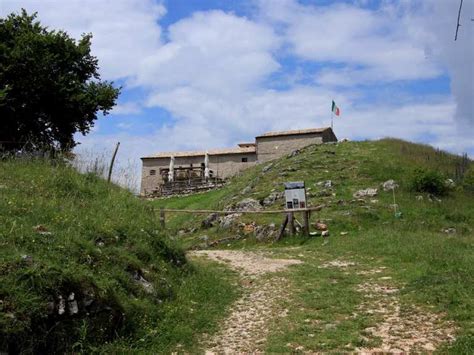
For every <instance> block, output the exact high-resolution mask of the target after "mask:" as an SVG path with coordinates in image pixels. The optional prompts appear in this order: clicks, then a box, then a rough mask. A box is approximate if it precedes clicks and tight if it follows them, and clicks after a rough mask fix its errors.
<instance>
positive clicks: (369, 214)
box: [153, 139, 474, 353]
mask: <svg viewBox="0 0 474 355" xmlns="http://www.w3.org/2000/svg"><path fill="white" fill-rule="evenodd" d="M473 177H474V167H473V163H472V161H470V160H468V159H465V158H464V159H463V158H462V157H460V156H455V155H451V154H448V153H446V152H442V151H438V150H435V149H433V148H431V147H429V146H423V145H417V144H412V143H408V142H404V141H401V140H394V139H384V140H380V141H370V142H344V143H339V144H334V145H333V144H327V145H317V146H310V147H307V148H305V149H303V150H302V151H301V152H299V154H294V155H293V156H288V157H284V158H282V159H280V160H277V161H274V162H272V163H268V164H262V165H259V166H257V167H255V168H252V169H250V170H248V171H246V172H245V173H243V174H242V175H240V176H238V177H236V178H234V179H233V180H232V181H231V182H230V183H229V184H228V185H227V186H226V187H225V188H223V189H220V190H216V191H212V192H208V193H205V194H198V195H192V196H186V197H174V198H167V199H161V200H156V201H154V202H153V204H154V205H155V206H156V207H167V208H189V209H192V208H199V209H203V208H212V209H219V210H221V209H224V208H225V207H228V206H231V205H232V204H234V203H236V202H238V201H240V200H242V199H244V198H253V199H255V200H257V201H260V202H261V201H263V200H264V199H265V198H266V197H267V196H269V195H270V194H271V193H272V192H281V191H283V182H285V181H300V180H303V181H305V182H306V186H307V188H308V190H309V191H308V192H309V193H308V196H309V205H312V206H316V205H323V206H324V207H323V208H322V210H321V211H320V212H316V213H312V216H311V222H312V223H314V222H316V221H320V222H324V223H326V224H327V225H328V226H329V231H330V234H331V236H330V237H329V238H328V239H327V240H325V241H323V240H322V238H320V237H319V238H318V237H314V238H306V237H303V236H298V237H293V238H291V237H286V238H284V239H283V240H282V241H280V242H278V243H271V241H270V242H269V241H266V242H258V241H257V240H256V238H255V232H252V230H253V229H254V228H249V229H248V228H247V229H246V228H245V227H244V224H247V225H250V224H253V226H268V225H270V224H271V223H274V224H275V225H276V228H278V226H279V224H280V223H281V219H282V216H280V215H243V216H241V217H240V219H239V220H238V221H237V222H236V223H235V224H233V225H232V226H231V227H230V228H221V227H220V226H219V224H218V223H215V226H213V227H211V228H209V229H202V228H201V221H202V220H203V218H204V217H205V216H204V217H203V216H199V215H195V216H193V215H181V214H175V215H171V214H169V215H168V216H167V220H168V221H167V222H168V224H167V225H168V227H169V228H170V230H171V231H172V234H174V235H178V234H179V237H178V239H179V240H180V242H181V244H182V245H184V246H185V247H193V248H195V247H198V248H199V247H203V240H206V239H208V240H209V241H212V240H219V239H222V238H227V239H226V240H225V243H221V244H218V247H220V248H238V249H241V248H243V249H259V250H261V249H268V248H271V250H273V252H274V253H276V254H281V255H285V256H290V257H299V258H300V259H301V258H303V260H305V265H304V266H301V267H298V268H297V271H295V272H294V273H293V274H292V279H293V280H294V289H295V293H294V295H293V296H292V299H291V300H288V304H287V306H288V307H289V310H290V314H289V316H288V318H287V320H286V321H281V322H277V323H276V324H275V325H274V329H273V334H274V335H273V336H271V337H270V340H269V342H268V344H267V350H268V351H288V348H286V347H285V344H287V343H291V342H293V343H298V344H302V346H305V349H309V350H312V351H329V350H341V349H345V348H344V346H345V345H344V344H347V343H349V344H353V346H355V345H354V344H361V342H362V343H363V341H362V340H361V336H360V334H361V333H363V329H364V327H365V326H367V324H370V323H371V322H372V323H374V322H376V321H377V319H376V317H373V316H367V317H368V318H364V319H363V320H360V319H359V320H358V321H351V322H349V321H348V322H347V324H346V323H344V325H343V326H341V327H339V328H337V329H336V330H330V331H328V330H326V329H325V328H322V329H319V328H318V329H317V330H316V331H315V334H316V335H315V336H314V337H313V338H311V339H308V338H307V337H305V334H306V333H307V332H308V331H307V324H305V323H304V322H303V320H304V319H305V318H307V317H308V314H310V315H311V314H313V315H314V317H316V318H317V320H318V322H320V323H323V324H324V321H328V319H334V317H340V318H341V319H348V318H350V314H352V313H354V312H356V310H357V307H358V304H360V302H361V301H360V299H358V296H357V292H355V291H354V287H355V286H356V284H357V282H359V281H360V276H358V274H351V275H346V274H348V273H344V272H339V273H333V274H327V273H326V272H322V271H321V270H320V269H318V265H320V264H322V263H324V262H328V261H330V260H337V259H340V258H344V259H347V260H352V261H354V262H355V263H358V264H359V265H365V266H366V267H367V268H371V267H372V268H373V269H375V268H377V267H379V266H381V265H382V266H383V267H386V268H388V269H389V270H391V272H390V276H387V277H388V278H390V279H391V280H392V282H393V283H394V284H396V285H397V287H399V288H400V289H401V290H402V291H401V302H402V308H403V307H405V308H404V309H405V310H406V312H409V309H410V308H409V307H410V305H412V304H414V305H417V306H419V307H422V308H423V309H434V310H435V311H436V312H438V313H439V314H443V315H445V317H446V319H447V320H449V321H453V322H455V324H456V327H457V338H456V342H455V343H454V344H451V345H450V347H451V350H452V351H455V352H460V353H469V352H472V351H474V328H473V321H474V311H473V309H474V301H473V299H474V297H473V296H474V266H473V265H474V244H473V242H474V193H473V187H474V179H473ZM448 178H450V179H453V180H454V181H455V186H452V187H451V188H449V189H446V190H445V189H444V183H445V179H448ZM389 179H393V180H395V181H396V183H397V184H398V185H399V188H397V189H396V190H395V203H396V204H397V210H396V211H399V212H401V216H400V215H397V216H396V215H395V212H396V211H395V210H394V206H393V204H394V200H393V199H394V196H393V193H392V191H384V190H383V189H382V187H381V184H382V183H383V182H385V181H387V180H389ZM328 180H331V185H332V186H331V187H324V182H325V181H328ZM439 181H441V182H442V185H443V186H439V185H437V184H436V182H439ZM366 188H377V189H378V194H377V196H374V197H363V198H355V197H353V194H354V193H355V192H356V191H357V190H359V189H366ZM417 189H418V190H419V191H417ZM424 190H425V191H424ZM430 191H431V192H430ZM282 207H283V200H282V199H279V200H277V201H276V202H275V203H274V204H271V205H268V206H266V207H265V208H267V209H279V208H282ZM297 218H298V219H299V220H300V221H301V220H302V219H301V218H300V217H299V216H297ZM239 223H240V224H239ZM204 236H205V237H204ZM229 237H235V240H229V239H228V238H229ZM294 247H297V249H296V251H293V249H292V248H294ZM332 278H336V279H337V280H339V282H340V283H339V286H334V285H333V284H332V283H330V282H328V280H329V279H332ZM302 285H313V286H312V287H311V286H310V287H309V288H307V287H304V286H302ZM283 333H284V334H285V335H284V336H282V334H283ZM321 344H322V345H321ZM346 350H347V349H346Z"/></svg>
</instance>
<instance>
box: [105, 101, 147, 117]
mask: <svg viewBox="0 0 474 355" xmlns="http://www.w3.org/2000/svg"><path fill="white" fill-rule="evenodd" d="M140 112H141V108H140V105H139V104H138V103H137V102H132V101H130V102H124V103H119V104H117V106H115V107H114V108H113V109H112V111H111V112H110V113H111V114H114V115H131V114H137V113H140Z"/></svg>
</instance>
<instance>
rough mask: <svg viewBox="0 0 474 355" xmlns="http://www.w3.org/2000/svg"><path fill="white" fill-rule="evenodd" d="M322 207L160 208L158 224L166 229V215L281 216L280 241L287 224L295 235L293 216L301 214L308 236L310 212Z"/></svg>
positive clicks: (278, 237) (305, 232) (278, 236)
mask: <svg viewBox="0 0 474 355" xmlns="http://www.w3.org/2000/svg"><path fill="white" fill-rule="evenodd" d="M321 209H322V206H316V207H307V208H295V209H292V210H262V211H259V210H257V211H239V210H228V211H218V210H188V209H170V208H160V223H161V226H162V227H163V229H164V228H165V227H166V214H167V213H191V214H213V213H216V214H221V215H229V214H235V213H241V214H283V215H284V219H283V222H282V224H281V227H280V231H279V233H278V235H277V237H276V240H279V239H281V237H282V236H283V234H284V232H285V228H286V226H287V225H288V224H289V229H290V234H291V235H294V234H295V218H294V214H295V213H299V212H301V213H302V214H303V231H304V234H305V235H306V236H309V227H310V226H309V221H310V215H311V212H312V211H320V210H321Z"/></svg>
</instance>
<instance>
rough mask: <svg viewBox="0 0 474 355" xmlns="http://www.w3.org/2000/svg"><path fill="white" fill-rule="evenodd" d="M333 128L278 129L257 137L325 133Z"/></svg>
mask: <svg viewBox="0 0 474 355" xmlns="http://www.w3.org/2000/svg"><path fill="white" fill-rule="evenodd" d="M328 129H331V127H322V128H308V129H295V130H291V131H278V132H267V133H264V134H262V135H260V136H257V137H256V138H262V137H279V136H294V135H299V134H311V133H323V132H325V131H327V130H328Z"/></svg>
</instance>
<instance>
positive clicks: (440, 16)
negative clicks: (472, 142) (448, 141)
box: [420, 0, 474, 139]
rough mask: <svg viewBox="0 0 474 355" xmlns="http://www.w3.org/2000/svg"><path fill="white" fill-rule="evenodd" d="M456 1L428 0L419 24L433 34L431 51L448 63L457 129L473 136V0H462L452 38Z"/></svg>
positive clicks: (430, 45)
mask: <svg viewBox="0 0 474 355" xmlns="http://www.w3.org/2000/svg"><path fill="white" fill-rule="evenodd" d="M457 10H458V3H457V2H456V3H455V4H453V2H452V1H450V0H429V1H426V2H425V3H424V12H425V13H430V14H431V16H425V17H423V18H420V21H421V22H420V24H421V25H422V26H424V27H426V28H427V29H428V30H429V31H430V32H431V33H432V34H433V36H434V39H433V41H431V42H430V43H429V49H430V53H432V56H433V57H434V58H435V59H436V60H438V61H439V62H440V63H441V64H443V65H444V66H445V67H447V70H448V72H449V76H450V79H451V91H452V94H453V96H454V98H455V100H456V105H457V106H456V113H455V116H456V119H457V124H458V126H459V129H460V133H464V134H468V135H470V136H471V139H472V132H473V131H474V22H472V20H471V19H472V18H474V1H464V2H463V9H462V16H461V19H460V22H461V27H460V28H459V35H458V40H457V41H456V42H455V41H454V34H455V28H456V20H457Z"/></svg>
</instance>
